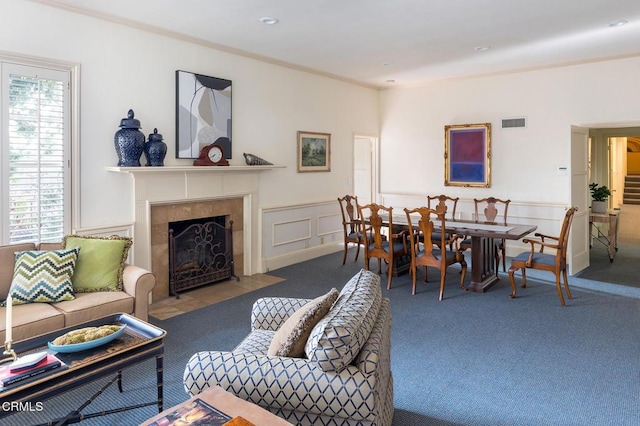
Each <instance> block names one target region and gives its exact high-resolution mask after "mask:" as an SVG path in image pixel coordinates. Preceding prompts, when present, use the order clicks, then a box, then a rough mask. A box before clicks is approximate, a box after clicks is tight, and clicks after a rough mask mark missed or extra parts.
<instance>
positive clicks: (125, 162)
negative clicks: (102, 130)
mask: <svg viewBox="0 0 640 426" xmlns="http://www.w3.org/2000/svg"><path fill="white" fill-rule="evenodd" d="M133 117H134V112H133V110H132V109H130V110H129V113H128V114H127V118H123V119H122V120H120V130H118V131H117V132H116V135H115V137H114V143H115V146H116V152H117V154H118V166H119V167H139V166H140V157H141V156H142V152H143V151H144V133H142V132H141V131H140V130H139V129H140V120H136V119H135V118H133Z"/></svg>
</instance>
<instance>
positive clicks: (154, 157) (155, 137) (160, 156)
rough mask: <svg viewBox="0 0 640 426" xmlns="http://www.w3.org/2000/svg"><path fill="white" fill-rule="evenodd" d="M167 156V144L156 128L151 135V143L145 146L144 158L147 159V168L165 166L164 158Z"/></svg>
mask: <svg viewBox="0 0 640 426" xmlns="http://www.w3.org/2000/svg"><path fill="white" fill-rule="evenodd" d="M165 155H167V144H166V143H164V142H163V141H162V135H161V134H160V133H158V129H156V128H154V129H153V133H151V134H150V135H149V141H148V142H147V143H145V144H144V156H145V157H147V166H164V157H165Z"/></svg>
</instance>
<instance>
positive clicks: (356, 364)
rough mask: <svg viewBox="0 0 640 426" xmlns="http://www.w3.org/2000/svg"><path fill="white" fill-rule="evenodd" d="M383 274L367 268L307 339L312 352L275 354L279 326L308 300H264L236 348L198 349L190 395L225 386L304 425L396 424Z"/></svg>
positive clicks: (189, 375)
mask: <svg viewBox="0 0 640 426" xmlns="http://www.w3.org/2000/svg"><path fill="white" fill-rule="evenodd" d="M381 293H382V292H381V289H380V277H379V276H378V275H376V274H373V273H371V272H369V271H366V270H364V269H363V270H361V271H360V272H359V273H358V274H356V275H355V276H354V277H353V278H352V279H351V280H350V281H349V282H348V283H347V284H346V285H345V287H344V288H343V289H342V291H341V292H340V295H339V296H338V299H337V300H336V302H335V303H334V304H333V306H332V307H331V309H330V311H329V313H327V314H326V316H324V317H323V318H322V319H321V320H320V322H318V323H317V324H316V325H315V327H313V330H312V331H311V334H310V336H309V338H308V340H307V342H306V345H305V354H306V357H305V358H291V357H280V356H269V355H267V351H268V349H269V345H270V343H271V340H272V339H273V337H274V335H275V334H276V331H277V330H278V329H279V328H280V326H281V325H282V324H283V323H284V322H285V321H286V320H287V319H288V318H289V317H290V316H291V315H292V314H293V313H294V312H295V311H297V310H298V309H300V308H301V307H302V306H304V305H305V304H307V303H308V302H309V301H310V300H308V299H293V298H276V297H267V298H262V299H259V300H257V301H256V302H255V303H254V305H253V310H252V314H251V333H250V334H249V335H248V336H247V337H246V338H245V339H244V340H243V341H242V342H241V343H240V344H239V345H238V346H237V347H236V348H235V349H234V350H233V351H231V352H218V351H207V352H198V353H196V354H194V355H193V356H192V357H191V359H190V360H189V362H188V363H187V366H186V368H185V372H184V386H185V390H186V391H187V392H188V393H190V394H191V395H195V394H198V393H200V392H202V391H203V390H204V389H206V388H207V387H209V386H216V385H218V386H221V387H222V388H223V389H226V390H227V391H229V392H232V393H234V394H235V395H237V396H238V397H240V398H242V399H245V400H247V401H251V402H253V403H255V404H258V405H260V406H262V407H264V408H266V409H268V410H270V411H272V412H273V413H275V414H277V415H278V416H280V417H282V418H285V419H287V420H288V421H289V422H291V423H294V424H299V425H379V426H388V425H391V421H392V418H393V377H392V374H391V360H390V346H391V342H390V336H391V311H390V307H389V299H386V298H382V296H381Z"/></svg>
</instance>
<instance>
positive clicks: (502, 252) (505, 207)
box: [460, 197, 511, 276]
mask: <svg viewBox="0 0 640 426" xmlns="http://www.w3.org/2000/svg"><path fill="white" fill-rule="evenodd" d="M509 203H511V200H502V199H500V198H495V197H487V198H480V199H478V198H474V199H473V204H474V211H475V213H474V216H473V218H474V220H475V221H476V223H488V224H492V225H498V224H502V225H506V224H507V214H508V211H509ZM494 244H495V248H494V250H495V256H494V258H495V272H496V276H498V269H499V267H500V258H502V270H503V271H504V272H507V260H506V259H507V255H506V252H507V251H506V241H505V240H504V239H499V240H495V241H494ZM470 248H471V240H470V239H465V240H464V241H462V242H461V243H460V250H461V251H465V250H467V249H470Z"/></svg>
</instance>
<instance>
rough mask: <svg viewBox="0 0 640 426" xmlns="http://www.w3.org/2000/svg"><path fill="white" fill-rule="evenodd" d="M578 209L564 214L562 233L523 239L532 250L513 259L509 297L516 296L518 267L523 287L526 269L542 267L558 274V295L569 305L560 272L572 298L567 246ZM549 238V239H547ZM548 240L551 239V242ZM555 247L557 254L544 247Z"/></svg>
mask: <svg viewBox="0 0 640 426" xmlns="http://www.w3.org/2000/svg"><path fill="white" fill-rule="evenodd" d="M576 210H578V209H577V208H576V207H572V208H570V209H569V210H567V213H566V214H565V215H564V221H563V222H562V229H561V230H560V235H559V236H557V237H553V236H549V235H544V234H541V233H538V232H536V233H535V234H534V235H535V236H536V237H538V238H540V240H534V239H530V238H525V239H523V240H522V241H523V242H524V243H527V244H530V245H531V250H529V251H526V252H522V253H520V254H519V255H517V256H516V257H514V258H513V259H512V260H511V267H510V268H509V280H510V281H511V295H510V296H509V297H511V298H514V297H516V281H515V278H514V272H515V271H516V270H517V269H520V270H522V288H526V286H527V277H526V269H527V268H531V269H540V270H543V271H550V272H553V273H554V274H555V276H556V289H557V291H558V297H559V298H560V304H561V305H562V306H567V304H566V303H565V301H564V296H563V295H562V287H561V286H560V274H562V278H563V279H564V289H565V291H566V293H567V297H568V298H569V299H571V298H572V296H571V290H569V281H568V280H567V246H568V245H569V231H570V229H571V222H572V221H573V215H574V213H575V212H576ZM545 240H547V241H545ZM548 240H551V242H549V241H548ZM537 246H539V247H540V250H539V251H536V247H537ZM545 247H546V248H549V249H555V251H556V252H555V254H551V253H544V249H545Z"/></svg>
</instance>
